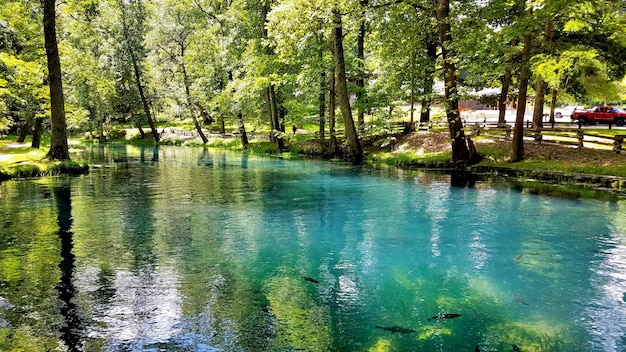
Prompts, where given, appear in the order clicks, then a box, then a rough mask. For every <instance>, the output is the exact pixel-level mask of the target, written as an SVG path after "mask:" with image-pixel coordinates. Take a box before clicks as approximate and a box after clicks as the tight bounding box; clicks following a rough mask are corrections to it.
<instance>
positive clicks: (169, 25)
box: [155, 1, 209, 143]
mask: <svg viewBox="0 0 626 352" xmlns="http://www.w3.org/2000/svg"><path fill="white" fill-rule="evenodd" d="M160 10H161V11H160V13H159V18H160V20H161V22H162V25H161V26H159V28H158V32H159V34H158V35H157V38H155V42H156V44H155V46H156V47H157V48H158V49H159V50H162V51H163V52H164V53H165V55H166V63H167V64H168V65H171V64H175V65H178V68H179V71H180V76H181V77H182V83H183V87H184V92H185V99H186V101H187V104H186V105H187V110H188V111H189V114H190V116H191V119H192V120H193V123H194V126H195V128H196V131H197V132H198V135H199V136H200V138H201V139H202V142H203V143H207V142H208V141H209V140H208V138H207V137H206V135H205V134H204V131H203V130H202V126H201V125H200V122H199V121H198V119H197V117H196V114H195V109H196V108H197V107H198V106H200V108H202V106H201V105H200V104H199V103H198V102H197V101H196V100H195V99H194V97H192V94H191V85H192V79H191V77H190V75H189V74H188V71H187V63H186V62H185V60H187V56H186V55H185V54H186V53H187V51H188V49H189V47H190V45H192V43H191V42H192V40H193V35H194V32H195V31H196V30H197V29H198V28H197V27H198V24H199V22H200V21H199V20H200V19H201V17H202V16H201V15H202V13H201V12H200V11H199V10H198V9H197V8H195V7H194V6H191V3H184V2H183V3H181V2H180V1H177V2H174V3H168V2H165V3H164V4H161V7H160ZM201 111H202V110H201Z"/></svg>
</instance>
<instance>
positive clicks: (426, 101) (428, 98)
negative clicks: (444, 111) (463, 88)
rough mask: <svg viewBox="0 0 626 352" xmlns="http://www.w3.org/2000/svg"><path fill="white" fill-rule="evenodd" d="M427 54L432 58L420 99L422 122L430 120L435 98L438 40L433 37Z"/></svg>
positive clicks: (427, 46)
mask: <svg viewBox="0 0 626 352" xmlns="http://www.w3.org/2000/svg"><path fill="white" fill-rule="evenodd" d="M426 55H427V56H428V58H429V59H430V61H429V62H428V67H427V68H426V69H425V70H424V73H425V79H424V88H423V91H424V95H423V97H422V99H421V100H420V105H421V106H422V110H421V112H420V122H421V123H427V122H430V105H431V103H432V99H433V85H434V84H435V77H434V74H435V63H436V62H437V42H436V41H435V40H434V39H432V40H429V41H428V43H427V44H426Z"/></svg>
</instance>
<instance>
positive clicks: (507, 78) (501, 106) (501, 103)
mask: <svg viewBox="0 0 626 352" xmlns="http://www.w3.org/2000/svg"><path fill="white" fill-rule="evenodd" d="M512 80H513V75H512V74H511V69H510V68H508V67H507V68H506V71H505V72H504V75H503V76H502V78H501V81H502V90H501V91H500V97H499V98H498V125H504V124H505V123H506V98H507V97H508V95H509V87H511V81H512Z"/></svg>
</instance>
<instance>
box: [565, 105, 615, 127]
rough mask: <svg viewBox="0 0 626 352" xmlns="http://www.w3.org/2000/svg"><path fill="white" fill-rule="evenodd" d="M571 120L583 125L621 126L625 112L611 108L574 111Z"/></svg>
mask: <svg viewBox="0 0 626 352" xmlns="http://www.w3.org/2000/svg"><path fill="white" fill-rule="evenodd" d="M572 120H574V121H578V120H580V122H581V123H583V124H587V123H591V124H595V123H614V124H616V125H618V126H622V125H623V124H624V121H625V120H626V111H624V110H621V109H618V108H614V107H612V106H596V107H593V108H591V109H589V110H584V111H574V112H573V113H572Z"/></svg>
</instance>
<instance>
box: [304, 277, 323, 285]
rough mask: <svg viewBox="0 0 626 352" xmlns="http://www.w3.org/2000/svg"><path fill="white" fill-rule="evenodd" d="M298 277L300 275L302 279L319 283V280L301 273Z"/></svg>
mask: <svg viewBox="0 0 626 352" xmlns="http://www.w3.org/2000/svg"><path fill="white" fill-rule="evenodd" d="M300 277H301V278H303V279H305V280H306V281H308V282H312V283H314V284H319V283H320V282H319V281H317V280H315V279H314V278H312V277H308V276H302V275H300Z"/></svg>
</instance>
